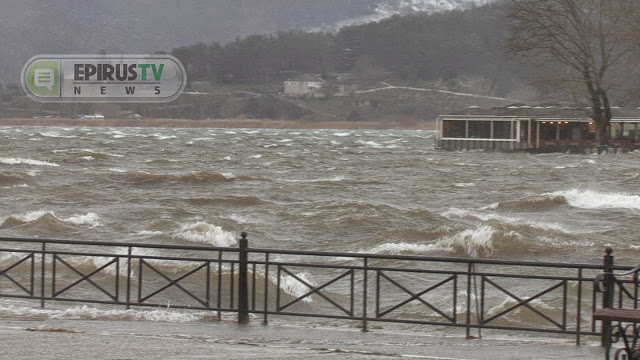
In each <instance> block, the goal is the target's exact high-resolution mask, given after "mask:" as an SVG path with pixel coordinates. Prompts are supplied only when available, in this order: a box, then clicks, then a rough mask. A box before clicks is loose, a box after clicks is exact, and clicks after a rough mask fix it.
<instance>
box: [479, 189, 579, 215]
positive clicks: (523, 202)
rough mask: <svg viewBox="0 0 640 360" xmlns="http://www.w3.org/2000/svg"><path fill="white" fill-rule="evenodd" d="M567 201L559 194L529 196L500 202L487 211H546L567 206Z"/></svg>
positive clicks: (489, 207)
mask: <svg viewBox="0 0 640 360" xmlns="http://www.w3.org/2000/svg"><path fill="white" fill-rule="evenodd" d="M566 204H567V199H566V198H565V197H564V196H562V195H559V194H556V193H553V194H543V195H540V196H529V197H526V198H523V199H519V200H515V201H505V202H499V203H496V204H493V205H490V206H488V207H487V209H509V210H515V211H544V210H549V209H552V208H555V207H557V206H560V205H566Z"/></svg>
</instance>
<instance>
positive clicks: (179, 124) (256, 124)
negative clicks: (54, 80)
mask: <svg viewBox="0 0 640 360" xmlns="http://www.w3.org/2000/svg"><path fill="white" fill-rule="evenodd" d="M0 126H95V127H175V128H199V127H200V128H267V129H398V130H433V129H434V128H435V123H434V122H431V121H429V122H420V123H417V124H412V125H407V124H402V123H379V122H366V121H358V122H352V121H291V120H268V119H249V120H233V119H214V120H188V119H151V118H143V119H101V120H94V119H72V118H48V119H45V118H0Z"/></svg>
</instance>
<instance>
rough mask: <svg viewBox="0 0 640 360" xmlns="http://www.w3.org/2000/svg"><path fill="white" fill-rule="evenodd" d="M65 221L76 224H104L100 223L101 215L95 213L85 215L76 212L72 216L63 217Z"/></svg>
mask: <svg viewBox="0 0 640 360" xmlns="http://www.w3.org/2000/svg"><path fill="white" fill-rule="evenodd" d="M63 221H65V222H69V223H72V224H74V225H89V226H90V227H98V226H102V224H101V223H100V216H98V214H95V213H87V214H84V215H78V214H75V215H73V216H71V217H68V218H66V219H63Z"/></svg>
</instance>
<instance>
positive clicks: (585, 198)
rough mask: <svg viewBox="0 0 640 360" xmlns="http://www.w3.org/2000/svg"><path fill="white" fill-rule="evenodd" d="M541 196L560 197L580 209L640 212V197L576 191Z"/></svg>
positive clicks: (563, 191) (562, 191)
mask: <svg viewBox="0 0 640 360" xmlns="http://www.w3.org/2000/svg"><path fill="white" fill-rule="evenodd" d="M543 195H552V196H562V197H564V198H565V199H566V200H567V203H568V204H569V205H571V206H573V207H576V208H580V209H630V210H640V195H631V194H625V193H614V192H611V193H606V192H597V191H592V190H578V189H571V190H561V191H556V192H553V193H548V194H543Z"/></svg>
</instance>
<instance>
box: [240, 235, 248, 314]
mask: <svg viewBox="0 0 640 360" xmlns="http://www.w3.org/2000/svg"><path fill="white" fill-rule="evenodd" d="M240 236H241V237H242V238H241V239H240V251H239V252H238V263H239V266H238V323H240V324H247V323H249V284H248V276H247V258H248V248H249V240H247V233H246V232H244V231H243V232H242V233H241V234H240Z"/></svg>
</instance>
